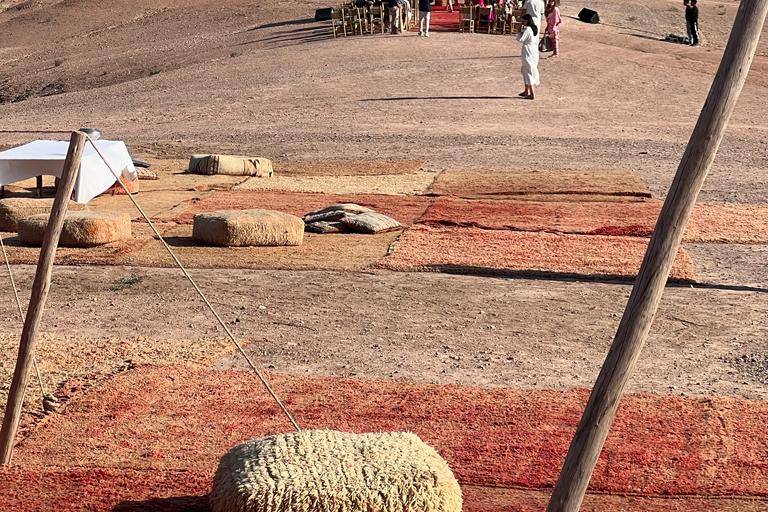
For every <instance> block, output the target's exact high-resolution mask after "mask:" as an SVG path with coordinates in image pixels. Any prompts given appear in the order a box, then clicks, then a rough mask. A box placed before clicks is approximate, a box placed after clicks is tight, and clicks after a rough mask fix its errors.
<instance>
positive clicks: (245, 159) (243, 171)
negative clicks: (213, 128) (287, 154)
mask: <svg viewBox="0 0 768 512" xmlns="http://www.w3.org/2000/svg"><path fill="white" fill-rule="evenodd" d="M189 172H192V173H195V174H207V175H211V174H225V175H228V176H259V177H263V178H269V177H271V176H272V174H273V172H274V171H273V168H272V161H271V160H270V159H268V158H258V157H256V158H253V157H249V156H237V155H192V158H190V159H189Z"/></svg>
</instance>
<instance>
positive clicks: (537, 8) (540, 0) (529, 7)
mask: <svg viewBox="0 0 768 512" xmlns="http://www.w3.org/2000/svg"><path fill="white" fill-rule="evenodd" d="M524 7H525V12H526V14H530V15H531V18H532V19H533V22H534V23H535V24H536V28H537V29H538V32H539V34H541V26H542V23H543V22H544V11H545V10H546V5H545V4H544V0H526V1H525V5H524Z"/></svg>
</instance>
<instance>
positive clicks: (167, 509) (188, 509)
mask: <svg viewBox="0 0 768 512" xmlns="http://www.w3.org/2000/svg"><path fill="white" fill-rule="evenodd" d="M112 511H113V512H211V508H210V507H209V506H208V495H205V496H174V497H172V498H152V499H149V500H144V501H123V502H121V503H118V504H117V505H115V507H114V508H113V509H112Z"/></svg>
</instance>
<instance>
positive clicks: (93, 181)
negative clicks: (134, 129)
mask: <svg viewBox="0 0 768 512" xmlns="http://www.w3.org/2000/svg"><path fill="white" fill-rule="evenodd" d="M95 144H96V146H97V147H98V148H99V151H101V153H102V154H103V155H104V158H106V160H107V162H109V164H110V166H112V169H114V170H115V172H116V173H122V176H123V177H124V179H126V180H128V181H133V180H135V179H136V177H137V176H136V168H135V167H134V166H133V160H132V159H131V156H130V154H129V153H128V148H127V147H126V146H125V143H124V142H122V141H112V140H97V141H95ZM68 149H69V141H55V140H36V141H33V142H30V143H28V144H24V145H22V146H18V147H15V148H11V149H8V150H6V151H0V186H5V185H10V184H11V183H15V182H17V181H23V180H28V179H30V178H34V177H37V176H42V175H47V176H55V177H57V178H60V177H61V173H62V171H63V169H64V160H65V159H66V156H67V150H68ZM116 181H117V179H116V178H115V176H114V175H113V174H112V173H111V172H110V170H109V168H108V167H107V165H106V164H105V163H104V161H103V160H102V159H101V157H100V156H99V154H98V153H97V152H96V150H95V149H94V148H93V146H91V143H90V142H86V144H85V148H84V150H83V157H82V160H81V161H80V172H78V174H77V181H76V182H75V190H74V193H73V199H74V200H75V202H78V203H82V204H84V203H87V202H89V201H90V200H91V199H93V198H94V197H96V196H98V195H99V194H102V193H104V192H105V191H107V190H108V189H109V188H110V187H111V186H112V185H114V184H115V182H116Z"/></svg>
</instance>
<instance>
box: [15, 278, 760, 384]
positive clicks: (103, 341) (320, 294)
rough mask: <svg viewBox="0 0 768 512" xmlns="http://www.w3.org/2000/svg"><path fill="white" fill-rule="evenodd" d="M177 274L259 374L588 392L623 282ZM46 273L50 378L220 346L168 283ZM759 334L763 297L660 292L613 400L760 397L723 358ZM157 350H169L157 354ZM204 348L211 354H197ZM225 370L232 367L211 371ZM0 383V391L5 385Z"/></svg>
mask: <svg viewBox="0 0 768 512" xmlns="http://www.w3.org/2000/svg"><path fill="white" fill-rule="evenodd" d="M17 274H18V281H19V286H20V289H21V290H22V292H25V293H24V297H23V298H25V297H26V296H27V295H26V294H27V293H28V290H29V288H30V286H31V279H32V271H31V268H30V267H24V266H21V267H18V268H17ZM193 275H194V276H195V277H196V278H197V279H198V280H199V282H200V284H201V285H202V287H203V289H204V290H205V291H206V293H208V294H209V295H210V298H211V299H212V301H213V303H214V304H215V305H216V306H217V308H218V309H219V310H220V312H221V314H222V315H223V317H224V318H225V320H226V321H227V322H229V325H230V326H231V328H232V329H233V330H234V332H235V333H236V334H237V336H238V337H240V338H242V339H243V340H245V341H246V342H247V343H248V344H250V349H249V350H250V352H251V354H252V355H253V357H254V358H255V360H256V361H257V362H258V364H260V365H262V366H264V367H269V368H274V369H276V370H279V371H284V372H290V373H298V374H310V375H315V374H321V375H322V374H326V375H339V376H357V377H382V378H396V379H401V378H402V379H409V380H416V381H422V382H434V383H459V384H473V385H479V386H509V387H512V388H523V389H525V388H540V389H550V388H554V389H570V388H573V387H589V386H591V385H592V383H593V379H594V378H595V376H596V375H597V371H598V368H599V366H600V364H601V363H602V360H603V357H604V355H605V351H606V349H607V347H608V345H609V343H610V340H611V338H612V336H613V335H614V333H615V329H616V326H617V323H618V321H619V317H620V315H621V312H622V310H623V307H624V304H625V302H626V298H627V296H628V294H629V290H630V286H629V285H627V284H599V283H584V282H578V281H568V280H564V281H547V280H530V279H489V278H480V277H467V276H446V275H440V274H401V273H390V272H379V273H374V274H368V273H349V272H347V273H336V272H313V271H307V272H295V271H245V270H221V269H218V270H194V271H193ZM53 276H54V277H53V285H52V288H51V294H50V299H49V304H48V307H47V310H46V315H45V319H44V322H43V332H44V333H45V335H44V336H45V337H44V340H51V341H50V342H49V341H44V342H43V343H42V344H41V347H40V359H41V361H42V362H43V364H44V365H46V366H45V368H46V370H47V371H48V370H50V371H53V368H51V367H49V366H47V365H48V363H47V362H46V361H47V360H51V361H55V362H57V364H54V365H51V366H59V362H61V363H62V364H63V363H64V362H65V361H68V360H71V361H72V363H71V365H70V366H66V368H69V370H66V372H65V373H70V374H76V373H78V372H82V373H87V372H89V371H91V370H92V369H93V368H94V367H95V366H98V365H100V364H101V365H102V366H104V367H105V368H106V367H110V366H111V365H114V364H121V363H122V362H123V360H124V359H126V358H127V359H132V360H134V361H137V360H142V359H141V358H140V357H139V356H140V354H145V353H148V354H150V355H151V354H152V353H153V351H156V350H160V351H161V352H158V353H159V354H162V351H163V350H164V351H168V352H169V353H171V356H168V357H175V356H173V355H172V354H179V357H182V354H184V353H186V352H185V351H188V352H189V351H191V352H190V353H196V352H195V350H202V352H200V354H201V355H200V356H194V357H192V359H191V361H196V360H198V361H209V359H208V356H207V355H206V354H212V353H218V352H217V351H218V350H219V347H220V344H219V343H220V342H219V341H214V340H220V339H221V333H220V332H219V331H218V330H217V328H216V327H215V325H214V324H213V322H212V320H211V319H210V318H209V317H208V315H207V314H206V313H205V312H204V310H203V309H202V307H201V305H200V302H199V299H197V298H196V297H195V295H194V293H193V292H192V291H191V290H190V288H189V285H188V284H185V283H184V281H183V280H182V278H181V277H180V276H179V274H178V271H174V270H172V269H149V268H130V267H103V268H99V267H56V269H55V271H54V274H53ZM0 293H2V296H5V297H10V295H9V293H10V290H9V288H8V283H7V280H2V279H0ZM0 326H1V327H2V330H3V332H7V333H9V334H8V335H7V336H6V337H5V338H4V339H5V342H4V343H7V345H6V347H7V348H6V349H4V350H3V351H2V353H3V354H5V360H4V362H3V366H2V368H4V371H5V372H8V371H10V369H11V368H12V365H13V362H14V361H15V354H14V351H13V350H12V344H13V340H14V337H13V335H12V334H11V333H13V332H18V331H19V323H18V319H17V313H16V312H15V310H14V304H13V303H12V302H11V301H10V300H8V301H5V302H4V303H0ZM767 328H768V294H765V293H761V292H758V291H727V290H712V289H699V288H690V287H672V288H668V289H667V291H666V294H665V296H664V299H663V301H662V306H661V310H660V312H659V315H658V317H657V319H656V322H655V324H654V327H653V329H652V332H651V337H650V339H649V341H648V345H647V346H646V348H645V351H644V352H643V355H642V357H641V359H640V362H639V365H638V369H637V373H636V374H635V376H634V377H633V378H632V380H631V382H630V387H629V389H630V390H631V391H634V392H651V393H674V394H684V395H688V394H701V395H725V396H737V397H746V398H763V399H766V398H768V386H767V385H766V384H765V383H762V382H760V381H759V380H756V379H755V378H753V377H752V376H751V375H750V374H748V373H744V372H741V371H739V370H738V369H737V368H735V367H734V366H733V365H732V364H731V361H732V360H734V359H736V358H738V357H740V356H742V355H751V354H758V355H762V356H765V355H766V354H768V352H766V349H765V343H764V333H765V330H766V329H767ZM57 340H58V341H57ZM68 340H71V341H68ZM141 340H144V341H141ZM165 340H176V341H174V342H173V343H171V344H170V345H168V346H167V347H164V346H163V344H164V343H165ZM206 340H210V341H206ZM118 341H119V343H117V342H118ZM139 341H141V344H139ZM209 343H210V344H211V345H210V348H211V350H213V351H214V352H207V349H206V347H208V346H209ZM187 344H188V345H187ZM140 345H142V346H140ZM72 346H76V347H82V349H83V350H86V351H87V354H86V355H83V354H81V353H72V352H79V349H78V350H77V351H73V350H72ZM110 347H112V348H110ZM195 347H199V348H198V349H196V348H195ZM108 348H109V350H107V349H108ZM114 350H116V351H117V352H114ZM136 351H139V353H138V354H137V353H136ZM147 357H148V358H149V359H148V360H152V361H154V359H152V358H151V357H149V356H147ZM162 357H166V356H162ZM190 357H191V356H190ZM89 358H93V359H89ZM100 360H103V361H102V362H101V363H99V361H100ZM231 364H235V365H239V364H241V363H240V362H239V360H238V359H237V358H234V360H232V361H230V360H229V359H227V358H225V360H220V361H219V362H218V366H229V365H231ZM47 371H46V373H47ZM0 381H3V382H7V374H6V377H5V378H2V379H0Z"/></svg>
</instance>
